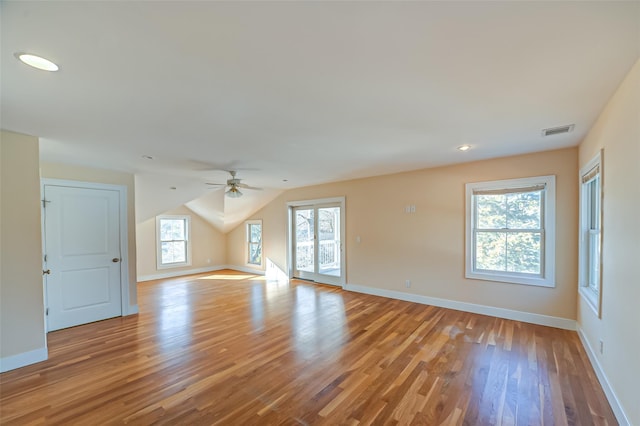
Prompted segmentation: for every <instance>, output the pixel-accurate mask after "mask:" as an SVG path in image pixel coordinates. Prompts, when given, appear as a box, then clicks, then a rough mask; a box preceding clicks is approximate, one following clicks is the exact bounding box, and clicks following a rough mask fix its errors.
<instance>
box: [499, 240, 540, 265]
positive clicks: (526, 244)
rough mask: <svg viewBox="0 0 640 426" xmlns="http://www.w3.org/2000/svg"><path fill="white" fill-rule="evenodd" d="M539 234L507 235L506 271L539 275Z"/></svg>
mask: <svg viewBox="0 0 640 426" xmlns="http://www.w3.org/2000/svg"><path fill="white" fill-rule="evenodd" d="M540 255H541V251H540V234H539V233H537V232H518V233H511V234H509V235H507V271H508V272H521V273H526V274H540V273H541V271H540Z"/></svg>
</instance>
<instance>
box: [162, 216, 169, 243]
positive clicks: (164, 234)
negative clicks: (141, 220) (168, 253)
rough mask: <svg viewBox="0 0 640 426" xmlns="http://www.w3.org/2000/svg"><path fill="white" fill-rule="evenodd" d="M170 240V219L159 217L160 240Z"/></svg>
mask: <svg viewBox="0 0 640 426" xmlns="http://www.w3.org/2000/svg"><path fill="white" fill-rule="evenodd" d="M168 240H171V221H170V220H166V219H160V241H168Z"/></svg>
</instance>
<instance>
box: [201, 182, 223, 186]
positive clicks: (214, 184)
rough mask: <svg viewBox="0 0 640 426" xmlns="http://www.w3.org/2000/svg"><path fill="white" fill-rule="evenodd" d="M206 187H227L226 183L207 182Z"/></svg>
mask: <svg viewBox="0 0 640 426" xmlns="http://www.w3.org/2000/svg"><path fill="white" fill-rule="evenodd" d="M204 184H205V185H211V186H227V185H226V184H225V183H212V182H205V183H204Z"/></svg>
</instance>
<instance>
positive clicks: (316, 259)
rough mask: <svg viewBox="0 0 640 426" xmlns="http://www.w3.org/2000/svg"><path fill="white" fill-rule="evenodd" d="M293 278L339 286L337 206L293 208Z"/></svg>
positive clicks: (340, 268) (339, 207)
mask: <svg viewBox="0 0 640 426" xmlns="http://www.w3.org/2000/svg"><path fill="white" fill-rule="evenodd" d="M292 219H293V220H292V227H293V229H292V231H293V232H292V236H293V238H292V245H293V253H292V254H293V276H294V277H295V278H302V279H307V280H313V281H318V282H321V283H326V284H334V285H341V284H342V281H343V280H342V275H343V274H342V272H343V268H342V240H341V220H342V219H341V206H340V204H329V205H316V206H301V207H295V208H293V218H292Z"/></svg>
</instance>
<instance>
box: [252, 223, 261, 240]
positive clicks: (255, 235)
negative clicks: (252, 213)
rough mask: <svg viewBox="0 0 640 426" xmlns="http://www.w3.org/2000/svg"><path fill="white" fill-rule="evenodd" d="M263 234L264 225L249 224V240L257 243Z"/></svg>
mask: <svg viewBox="0 0 640 426" xmlns="http://www.w3.org/2000/svg"><path fill="white" fill-rule="evenodd" d="M261 234H262V225H260V224H253V223H252V224H249V241H250V242H252V243H257V242H259V241H260V239H261Z"/></svg>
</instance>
